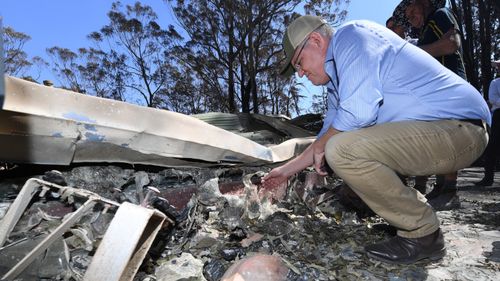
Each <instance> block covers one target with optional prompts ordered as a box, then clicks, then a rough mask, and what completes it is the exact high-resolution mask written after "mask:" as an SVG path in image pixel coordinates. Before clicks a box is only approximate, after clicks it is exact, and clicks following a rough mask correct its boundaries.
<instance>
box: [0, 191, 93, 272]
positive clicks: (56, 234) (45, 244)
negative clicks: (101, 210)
mask: <svg viewBox="0 0 500 281" xmlns="http://www.w3.org/2000/svg"><path fill="white" fill-rule="evenodd" d="M99 201H100V200H99V199H98V198H90V199H89V200H87V201H86V202H85V203H84V204H83V205H82V206H81V207H80V208H78V209H77V210H76V211H75V212H74V213H73V214H72V215H71V216H70V217H69V218H68V219H67V220H65V221H64V222H63V223H62V224H61V225H59V226H58V227H57V228H56V229H55V230H54V231H53V232H52V233H51V234H50V235H49V236H47V237H46V238H45V239H43V240H42V242H40V244H38V245H37V246H36V247H35V248H34V249H33V250H31V252H29V253H28V254H27V255H26V256H25V257H24V258H23V259H22V260H21V261H20V262H19V263H17V264H16V265H15V266H14V267H13V268H12V269H11V270H9V272H7V273H6V274H5V275H4V276H3V277H2V280H14V278H16V277H17V276H18V275H19V274H21V273H22V272H23V270H25V269H26V268H27V267H28V266H29V265H30V264H31V263H32V262H33V261H34V260H35V259H36V258H37V257H38V256H39V255H40V254H41V253H42V252H43V251H45V250H47V248H49V246H50V245H51V244H52V243H53V242H54V241H56V240H57V239H59V238H60V237H61V236H62V235H63V234H64V233H65V232H66V231H67V230H68V229H69V228H70V227H71V226H73V224H75V223H76V222H77V221H78V220H79V219H80V218H81V217H82V216H83V215H84V214H85V213H86V212H87V211H88V210H90V209H91V208H93V207H94V205H95V204H96V203H97V202H99Z"/></svg>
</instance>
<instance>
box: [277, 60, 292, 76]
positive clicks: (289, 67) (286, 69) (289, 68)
mask: <svg viewBox="0 0 500 281" xmlns="http://www.w3.org/2000/svg"><path fill="white" fill-rule="evenodd" d="M293 73H295V69H293V67H292V64H291V63H290V62H288V63H287V64H286V65H285V66H284V67H283V68H282V69H281V71H280V75H281V76H284V77H289V76H292V75H293Z"/></svg>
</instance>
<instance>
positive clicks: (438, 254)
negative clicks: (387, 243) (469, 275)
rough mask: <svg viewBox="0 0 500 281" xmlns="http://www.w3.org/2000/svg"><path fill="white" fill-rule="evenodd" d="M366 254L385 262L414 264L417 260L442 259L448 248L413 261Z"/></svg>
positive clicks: (432, 260) (434, 260) (430, 260)
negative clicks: (394, 259)
mask: <svg viewBox="0 0 500 281" xmlns="http://www.w3.org/2000/svg"><path fill="white" fill-rule="evenodd" d="M366 254H367V256H368V257H370V258H372V259H374V260H377V261H383V262H386V263H390V264H414V263H416V262H436V261H438V260H441V259H442V258H443V257H444V256H446V249H442V250H440V251H439V252H436V253H433V254H432V255H431V256H429V257H422V258H418V259H416V260H412V261H399V262H397V261H393V260H389V259H385V258H382V257H379V256H375V255H372V254H371V253H366Z"/></svg>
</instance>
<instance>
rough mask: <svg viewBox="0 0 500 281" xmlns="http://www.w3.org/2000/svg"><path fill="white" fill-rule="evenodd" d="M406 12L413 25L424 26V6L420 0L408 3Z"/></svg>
mask: <svg viewBox="0 0 500 281" xmlns="http://www.w3.org/2000/svg"><path fill="white" fill-rule="evenodd" d="M405 14H406V18H407V19H408V21H409V22H410V24H411V25H412V26H413V27H415V28H422V26H424V21H425V15H424V7H423V6H422V4H420V3H419V2H418V1H414V2H413V3H411V4H410V5H408V7H407V8H406V12H405Z"/></svg>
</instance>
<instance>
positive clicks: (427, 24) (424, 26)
mask: <svg viewBox="0 0 500 281" xmlns="http://www.w3.org/2000/svg"><path fill="white" fill-rule="evenodd" d="M445 5H446V0H403V1H402V2H401V4H400V6H401V7H400V9H404V10H405V15H406V18H407V20H408V22H409V23H410V24H411V26H412V27H414V28H416V29H419V30H420V36H419V38H418V43H417V46H419V47H420V48H421V49H423V50H424V51H426V52H427V53H429V54H430V55H432V56H433V57H434V58H436V59H437V60H438V61H439V62H440V63H441V64H442V65H444V66H445V67H447V68H448V69H450V70H452V71H453V72H455V73H456V74H457V75H458V76H460V77H461V78H463V79H464V80H467V77H466V74H465V66H464V62H463V59H462V50H461V42H460V35H459V34H458V31H457V27H458V23H457V20H456V18H455V16H454V15H453V13H452V11H451V10H450V9H448V8H446V7H445ZM442 39H447V40H442ZM427 179H428V177H426V176H420V177H416V179H415V189H417V190H419V191H421V192H424V193H425V192H426V182H427ZM456 193H457V172H454V173H450V174H446V175H437V176H436V184H435V185H434V188H433V189H432V191H431V192H430V193H428V194H427V195H426V198H427V199H429V200H431V201H430V203H431V205H433V206H436V205H445V204H446V203H447V202H450V201H451V200H453V199H454V198H455V197H456ZM438 197H441V198H439V199H438ZM434 199H435V201H434V202H433V200H434Z"/></svg>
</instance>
